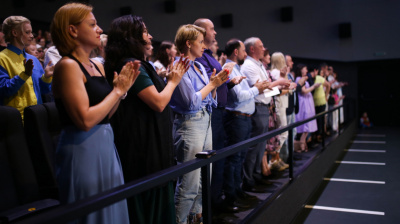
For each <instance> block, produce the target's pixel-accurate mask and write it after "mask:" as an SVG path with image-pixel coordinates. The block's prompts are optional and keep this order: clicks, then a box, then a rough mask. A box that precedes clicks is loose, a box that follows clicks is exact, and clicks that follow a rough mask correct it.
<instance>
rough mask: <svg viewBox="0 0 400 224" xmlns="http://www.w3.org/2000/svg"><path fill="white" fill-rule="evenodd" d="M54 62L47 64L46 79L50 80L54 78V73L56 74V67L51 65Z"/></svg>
mask: <svg viewBox="0 0 400 224" xmlns="http://www.w3.org/2000/svg"><path fill="white" fill-rule="evenodd" d="M51 64H52V62H51V61H49V63H48V64H47V66H46V68H45V69H44V77H45V78H50V77H52V76H53V72H54V65H51Z"/></svg>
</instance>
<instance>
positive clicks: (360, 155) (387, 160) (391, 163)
mask: <svg viewBox="0 0 400 224" xmlns="http://www.w3.org/2000/svg"><path fill="white" fill-rule="evenodd" d="M399 146H400V129H399V128H374V129H370V130H360V131H359V133H358V134H357V135H356V136H355V138H354V140H353V141H352V142H350V144H349V147H348V148H347V149H343V158H341V159H339V160H337V161H336V162H335V165H334V167H335V169H333V170H332V172H331V173H332V174H331V175H327V176H326V177H325V178H324V179H323V183H322V184H321V186H320V188H319V189H318V190H317V192H315V194H314V195H313V196H312V197H311V199H310V200H309V201H308V202H307V203H306V205H305V206H304V207H303V209H302V211H301V213H300V215H299V216H298V218H297V219H296V220H294V221H293V223H310V224H314V223H324V224H328V223H400V213H399V208H400V205H399V201H400V178H399V177H400V175H399V171H400V161H399V160H400V147H399ZM310 187H312V186H310Z"/></svg>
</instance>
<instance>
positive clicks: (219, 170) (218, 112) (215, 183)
mask: <svg viewBox="0 0 400 224" xmlns="http://www.w3.org/2000/svg"><path fill="white" fill-rule="evenodd" d="M194 25H196V26H199V27H202V28H203V29H205V31H206V33H205V36H204V45H205V50H204V53H203V54H202V55H199V56H198V57H197V58H196V61H197V62H199V63H200V64H201V65H202V66H203V67H204V68H205V70H206V72H207V75H208V78H210V77H211V74H213V71H214V69H215V72H216V73H215V74H218V73H219V72H221V70H222V67H221V64H220V63H219V62H218V60H216V59H215V58H214V56H213V52H212V50H211V49H210V48H211V47H212V46H213V44H214V43H215V42H214V41H215V35H217V32H216V31H215V29H214V24H213V22H212V21H211V20H209V19H206V18H200V19H197V20H196V21H195V22H194ZM232 67H233V64H229V67H228V65H227V67H226V68H228V69H229V70H232ZM227 95H228V86H227V83H223V84H222V85H221V86H219V87H218V88H217V99H216V100H217V102H218V104H217V107H216V108H214V109H213V112H212V116H211V127H212V143H213V145H212V149H213V150H219V149H222V148H223V147H224V140H225V129H224V111H225V106H226V102H227ZM223 173H224V159H221V160H219V161H217V162H214V163H213V173H212V180H211V189H212V190H211V192H212V193H211V200H212V203H218V201H220V197H221V196H222V181H223Z"/></svg>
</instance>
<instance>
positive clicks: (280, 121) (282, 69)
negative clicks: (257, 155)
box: [271, 52, 296, 170]
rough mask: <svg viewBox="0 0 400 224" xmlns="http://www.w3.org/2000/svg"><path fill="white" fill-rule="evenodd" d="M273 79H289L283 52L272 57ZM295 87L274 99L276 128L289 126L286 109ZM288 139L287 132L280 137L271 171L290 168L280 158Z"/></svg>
mask: <svg viewBox="0 0 400 224" xmlns="http://www.w3.org/2000/svg"><path fill="white" fill-rule="evenodd" d="M271 77H272V80H273V81H276V80H279V79H285V80H287V79H288V78H287V66H286V60H285V56H284V55H283V54H282V53H281V52H275V53H273V54H272V56H271ZM295 87H296V84H295V83H291V85H290V86H289V88H288V89H284V88H281V89H280V91H281V94H280V95H277V96H275V97H274V101H275V111H276V123H277V127H276V128H282V127H285V126H286V125H287V120H286V108H287V107H288V94H292V93H293V89H294V88H295ZM287 137H288V132H287V131H285V132H283V133H281V134H280V135H279V146H277V148H276V150H275V152H274V154H275V155H274V156H273V158H272V159H271V169H274V168H275V167H278V169H279V170H283V169H285V168H288V167H289V165H288V164H286V163H285V162H283V160H281V159H280V157H279V152H280V150H281V147H282V145H283V144H284V143H285V141H286V139H287ZM276 163H279V165H278V166H277V164H276Z"/></svg>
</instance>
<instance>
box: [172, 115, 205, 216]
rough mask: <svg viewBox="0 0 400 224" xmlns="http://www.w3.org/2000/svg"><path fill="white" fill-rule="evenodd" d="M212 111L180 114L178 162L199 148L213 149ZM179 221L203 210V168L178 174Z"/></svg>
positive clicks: (176, 141)
mask: <svg viewBox="0 0 400 224" xmlns="http://www.w3.org/2000/svg"><path fill="white" fill-rule="evenodd" d="M211 133H212V132H211V115H210V113H209V112H207V110H206V109H202V110H201V111H199V112H197V113H196V114H192V115H189V114H188V115H176V116H175V120H174V147H175V150H176V153H177V160H178V164H180V163H183V162H186V161H189V160H192V159H195V155H196V153H198V152H201V151H205V150H211V149H212V134H211ZM175 208H176V222H177V223H186V219H187V216H188V215H189V213H190V212H193V213H201V212H202V198H201V175H200V169H197V170H194V171H192V172H189V173H186V174H184V175H183V176H180V177H179V178H178V182H177V185H176V190H175Z"/></svg>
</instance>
